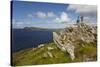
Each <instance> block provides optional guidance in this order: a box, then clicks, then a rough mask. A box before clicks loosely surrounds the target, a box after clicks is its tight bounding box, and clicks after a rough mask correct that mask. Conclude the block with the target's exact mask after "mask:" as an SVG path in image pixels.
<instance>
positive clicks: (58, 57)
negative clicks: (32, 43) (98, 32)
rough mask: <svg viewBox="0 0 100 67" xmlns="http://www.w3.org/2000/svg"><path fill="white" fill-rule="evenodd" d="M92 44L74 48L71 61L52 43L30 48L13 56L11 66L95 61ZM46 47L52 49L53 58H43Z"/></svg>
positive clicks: (95, 52)
mask: <svg viewBox="0 0 100 67" xmlns="http://www.w3.org/2000/svg"><path fill="white" fill-rule="evenodd" d="M93 44H94V43H85V47H81V46H77V48H75V57H76V58H75V59H74V60H73V61H72V60H71V58H70V56H69V54H68V53H67V52H62V51H61V50H60V49H59V48H57V47H56V45H55V44H54V43H49V44H48V45H45V46H43V47H40V48H35V49H34V50H33V49H32V48H29V49H25V50H21V51H19V52H16V53H14V54H13V59H12V62H13V65H16V66H19V65H20V66H21V65H37V64H57V63H71V62H82V61H83V60H84V59H86V58H91V59H92V60H90V61H96V60H97V48H96V46H93ZM47 47H53V48H54V49H52V50H49V52H51V53H52V55H53V57H52V58H51V57H49V56H47V57H46V58H44V57H43V55H44V53H46V52H47V51H48V49H47Z"/></svg>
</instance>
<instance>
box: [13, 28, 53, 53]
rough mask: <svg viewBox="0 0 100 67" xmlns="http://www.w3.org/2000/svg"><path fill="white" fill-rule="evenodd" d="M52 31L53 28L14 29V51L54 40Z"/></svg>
mask: <svg viewBox="0 0 100 67" xmlns="http://www.w3.org/2000/svg"><path fill="white" fill-rule="evenodd" d="M52 32H53V31H51V30H25V29H12V31H11V49H12V52H13V53H14V52H18V51H20V50H23V49H27V48H33V47H38V45H40V44H45V43H50V42H52V41H53V34H52Z"/></svg>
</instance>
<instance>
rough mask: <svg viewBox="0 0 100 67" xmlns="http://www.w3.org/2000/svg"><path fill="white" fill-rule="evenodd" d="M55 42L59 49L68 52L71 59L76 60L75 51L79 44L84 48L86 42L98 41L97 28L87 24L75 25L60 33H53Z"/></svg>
mask: <svg viewBox="0 0 100 67" xmlns="http://www.w3.org/2000/svg"><path fill="white" fill-rule="evenodd" d="M53 40H54V43H55V44H56V46H57V47H58V48H59V49H61V50H62V51H67V52H68V53H69V54H70V57H71V59H72V60H74V59H75V54H74V50H75V48H76V45H77V43H78V42H80V43H81V46H82V47H85V45H84V42H85V43H90V42H95V41H97V27H96V26H90V25H87V24H85V23H78V24H74V25H73V26H70V27H68V28H65V29H63V30H60V31H58V32H53Z"/></svg>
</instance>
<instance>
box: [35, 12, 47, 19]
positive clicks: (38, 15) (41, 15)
mask: <svg viewBox="0 0 100 67" xmlns="http://www.w3.org/2000/svg"><path fill="white" fill-rule="evenodd" d="M36 16H37V17H39V18H46V17H47V16H46V13H44V12H41V11H39V12H37V13H36Z"/></svg>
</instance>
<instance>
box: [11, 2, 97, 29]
mask: <svg viewBox="0 0 100 67" xmlns="http://www.w3.org/2000/svg"><path fill="white" fill-rule="evenodd" d="M80 6H81V7H82V8H84V10H83V9H80ZM91 6H92V5H91ZM12 8H13V16H12V20H13V22H12V24H13V28H24V27H41V28H65V27H66V26H68V25H69V24H73V23H75V21H76V19H77V16H79V15H85V17H86V18H87V19H89V20H90V19H92V20H93V22H92V23H96V21H97V15H96V10H97V9H95V8H96V7H95V6H92V7H90V6H88V8H87V6H86V5H70V4H57V3H40V2H25V1H13V7H12ZM91 8H94V9H91ZM82 10H83V11H82ZM86 11H87V12H86ZM88 14H89V15H88ZM92 14H93V15H92Z"/></svg>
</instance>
